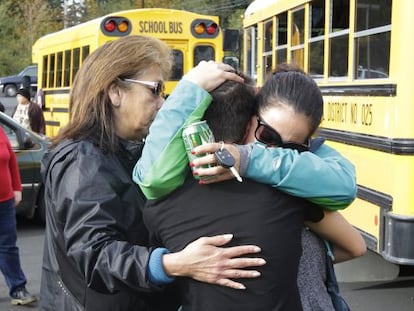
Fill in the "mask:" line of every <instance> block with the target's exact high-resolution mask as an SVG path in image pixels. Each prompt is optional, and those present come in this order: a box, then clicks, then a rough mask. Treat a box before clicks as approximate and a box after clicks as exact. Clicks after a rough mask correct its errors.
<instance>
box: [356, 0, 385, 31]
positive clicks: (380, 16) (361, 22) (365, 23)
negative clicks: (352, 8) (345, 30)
mask: <svg viewBox="0 0 414 311" xmlns="http://www.w3.org/2000/svg"><path fill="white" fill-rule="evenodd" d="M391 4H392V1H391V0H357V3H356V14H357V16H356V31H361V30H368V29H371V28H376V27H380V26H385V25H390V24H391Z"/></svg>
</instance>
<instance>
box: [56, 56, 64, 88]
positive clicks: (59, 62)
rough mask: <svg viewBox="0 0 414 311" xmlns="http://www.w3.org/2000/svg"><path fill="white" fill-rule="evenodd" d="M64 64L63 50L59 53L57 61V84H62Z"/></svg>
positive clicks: (59, 85) (58, 85)
mask: <svg viewBox="0 0 414 311" xmlns="http://www.w3.org/2000/svg"><path fill="white" fill-rule="evenodd" d="M62 64H63V52H59V53H57V62H56V86H57V87H61V86H62V75H63V72H62Z"/></svg>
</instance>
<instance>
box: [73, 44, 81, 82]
mask: <svg viewBox="0 0 414 311" xmlns="http://www.w3.org/2000/svg"><path fill="white" fill-rule="evenodd" d="M79 54H80V48H76V49H73V60H72V81H73V79H74V78H75V75H76V73H77V72H78V70H79V65H80V64H79V61H80V55H79Z"/></svg>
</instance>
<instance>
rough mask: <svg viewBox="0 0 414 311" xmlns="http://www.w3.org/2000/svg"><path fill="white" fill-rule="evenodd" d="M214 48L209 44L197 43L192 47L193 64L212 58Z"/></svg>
mask: <svg viewBox="0 0 414 311" xmlns="http://www.w3.org/2000/svg"><path fill="white" fill-rule="evenodd" d="M214 59H215V53H214V48H213V47H211V46H209V45H198V46H196V47H195V48H194V66H197V65H198V63H199V62H201V61H202V60H206V61H207V60H214Z"/></svg>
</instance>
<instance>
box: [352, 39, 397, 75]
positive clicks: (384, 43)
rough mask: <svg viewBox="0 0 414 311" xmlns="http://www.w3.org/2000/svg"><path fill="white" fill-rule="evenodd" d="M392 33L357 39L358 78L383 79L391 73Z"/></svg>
mask: <svg viewBox="0 0 414 311" xmlns="http://www.w3.org/2000/svg"><path fill="white" fill-rule="evenodd" d="M390 39H391V38H390V33H389V32H386V33H380V34H375V35H370V36H363V37H360V38H356V39H355V41H356V42H355V48H356V55H355V62H356V65H357V66H356V70H357V72H356V73H355V77H356V79H381V78H382V79H383V78H387V77H388V74H389V64H390V43H391V42H390Z"/></svg>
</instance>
